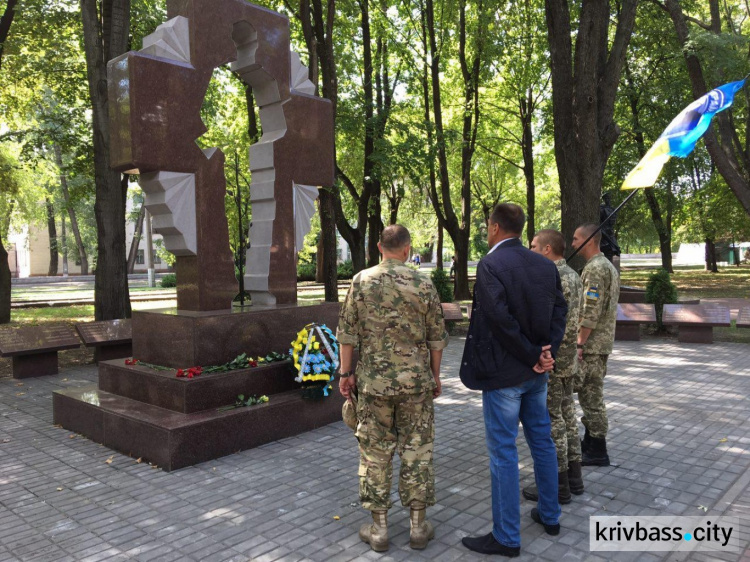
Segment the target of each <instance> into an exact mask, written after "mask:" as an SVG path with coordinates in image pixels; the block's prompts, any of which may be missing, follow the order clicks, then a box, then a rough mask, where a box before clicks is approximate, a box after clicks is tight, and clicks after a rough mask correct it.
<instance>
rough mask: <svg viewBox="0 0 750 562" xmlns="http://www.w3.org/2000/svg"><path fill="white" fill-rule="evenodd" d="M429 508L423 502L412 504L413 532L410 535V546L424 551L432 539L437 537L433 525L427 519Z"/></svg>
mask: <svg viewBox="0 0 750 562" xmlns="http://www.w3.org/2000/svg"><path fill="white" fill-rule="evenodd" d="M426 513H427V506H426V505H425V504H424V503H423V502H419V501H413V502H411V517H410V519H409V521H410V524H411V532H410V533H409V546H410V547H412V548H414V549H417V550H422V549H423V548H425V547H426V546H427V543H428V542H429V541H430V539H432V538H434V537H435V529H434V528H433V527H432V523H430V522H429V521H427V519H425V516H426Z"/></svg>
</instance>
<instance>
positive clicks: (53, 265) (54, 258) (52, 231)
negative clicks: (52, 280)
mask: <svg viewBox="0 0 750 562" xmlns="http://www.w3.org/2000/svg"><path fill="white" fill-rule="evenodd" d="M44 204H45V205H46V206H47V232H48V234H49V270H47V275H49V276H50V277H54V276H55V275H57V264H58V259H59V256H58V252H57V226H55V207H54V205H52V201H50V200H49V197H45V198H44Z"/></svg>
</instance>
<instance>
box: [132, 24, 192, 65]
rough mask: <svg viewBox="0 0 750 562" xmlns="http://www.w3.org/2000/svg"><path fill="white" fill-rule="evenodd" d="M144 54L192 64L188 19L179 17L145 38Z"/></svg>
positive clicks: (162, 25)
mask: <svg viewBox="0 0 750 562" xmlns="http://www.w3.org/2000/svg"><path fill="white" fill-rule="evenodd" d="M141 52H142V53H147V54H149V55H154V56H156V57H161V58H164V59H171V60H178V61H181V62H186V63H188V64H190V30H189V28H188V19H187V18H184V17H182V16H177V17H175V18H172V19H171V20H169V21H166V22H164V23H163V24H161V25H160V26H159V27H157V28H156V31H154V32H153V33H152V34H151V35H147V36H146V37H144V38H143V48H142V49H141Z"/></svg>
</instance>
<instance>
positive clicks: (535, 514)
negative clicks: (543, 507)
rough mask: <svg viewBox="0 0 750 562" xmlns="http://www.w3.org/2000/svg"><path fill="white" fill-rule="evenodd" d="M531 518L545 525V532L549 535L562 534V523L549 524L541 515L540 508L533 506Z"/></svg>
mask: <svg viewBox="0 0 750 562" xmlns="http://www.w3.org/2000/svg"><path fill="white" fill-rule="evenodd" d="M531 518H532V519H533V520H534V521H536V522H537V523H539V524H540V525H544V532H545V533H547V534H548V535H559V534H560V523H558V524H557V525H547V524H546V523H544V522H542V518H541V517H539V510H538V509H537V508H533V509H532V510H531Z"/></svg>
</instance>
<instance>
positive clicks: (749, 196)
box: [665, 0, 750, 215]
mask: <svg viewBox="0 0 750 562" xmlns="http://www.w3.org/2000/svg"><path fill="white" fill-rule="evenodd" d="M665 4H666V8H667V11H668V12H669V15H670V17H671V18H672V23H673V24H674V27H675V31H676V33H677V39H678V40H679V42H680V45H681V46H682V47H683V49H682V53H683V55H684V57H685V64H686V66H687V71H688V76H689V77H690V83H691V85H692V89H693V97H695V98H696V99H697V98H699V97H701V96H703V95H704V94H706V92H708V86H707V85H706V80H705V78H704V76H703V68H702V66H701V62H700V60H699V59H698V57H697V56H696V54H695V49H694V48H692V47H689V46H688V43H689V42H690V33H689V31H688V26H687V21H686V19H685V15H684V14H683V13H682V7H681V6H680V3H679V1H678V0H666V3H665ZM709 6H710V8H711V31H712V32H713V33H716V34H718V33H720V32H721V21H720V19H719V10H718V4H717V3H716V1H715V0H711V1H710V2H709ZM729 114H730V110H727V111H722V112H721V113H718V114H716V116H715V117H714V124H713V125H712V127H711V128H709V130H708V131H706V134H705V135H704V137H703V139H704V142H705V144H706V149H707V150H708V153H709V154H710V155H711V159H712V160H713V162H714V163H715V164H716V169H717V170H719V173H720V174H721V176H722V177H723V178H724V181H726V183H727V185H728V186H729V189H731V190H732V193H734V195H735V196H736V197H737V200H738V201H739V202H740V204H741V205H742V207H743V208H744V209H745V211H746V212H747V213H748V215H750V181H749V180H748V178H749V177H750V170H749V169H748V165H747V162H748V160H747V158H746V156H745V155H743V154H742V152H741V151H740V153H739V154H738V151H737V149H736V148H735V145H734V143H733V140H732V139H733V136H734V130H733V128H732V125H731V121H730V118H729ZM717 129H718V133H719V134H718V137H717V135H716V132H715V131H716V130H717ZM745 142H748V141H747V140H746V141H745Z"/></svg>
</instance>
